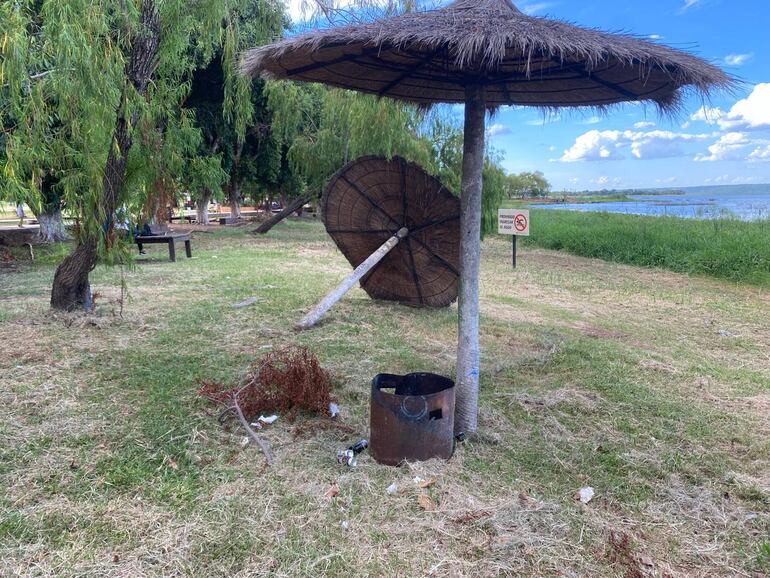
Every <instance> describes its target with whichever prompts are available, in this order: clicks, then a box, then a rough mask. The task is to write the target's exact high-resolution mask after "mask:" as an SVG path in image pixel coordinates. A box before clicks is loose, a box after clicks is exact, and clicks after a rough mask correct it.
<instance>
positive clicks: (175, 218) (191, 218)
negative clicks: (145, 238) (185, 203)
mask: <svg viewBox="0 0 770 578" xmlns="http://www.w3.org/2000/svg"><path fill="white" fill-rule="evenodd" d="M195 218H196V217H195V215H182V216H181V217H179V216H176V215H173V216H171V217H169V218H168V222H169V223H173V222H174V221H187V222H188V223H189V224H191V225H192V222H193V221H194V220H195Z"/></svg>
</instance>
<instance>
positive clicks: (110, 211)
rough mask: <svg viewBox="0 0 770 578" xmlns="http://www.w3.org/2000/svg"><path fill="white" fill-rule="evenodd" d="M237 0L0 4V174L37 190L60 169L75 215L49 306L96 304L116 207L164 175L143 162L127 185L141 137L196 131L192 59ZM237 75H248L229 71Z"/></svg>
mask: <svg viewBox="0 0 770 578" xmlns="http://www.w3.org/2000/svg"><path fill="white" fill-rule="evenodd" d="M242 3H243V0H225V1H222V0H192V1H189V0H163V1H160V0H103V1H101V2H92V1H91V0H18V1H17V2H3V3H2V4H1V5H0V26H1V27H2V28H0V51H1V55H2V60H1V61H0V79H2V80H1V81H0V84H2V86H3V92H2V105H0V115H2V116H1V117H0V122H2V127H1V128H2V131H3V133H4V134H5V144H4V147H5V151H4V155H3V158H2V160H1V161H0V162H2V170H3V173H4V176H5V180H6V182H7V183H9V184H10V186H12V187H13V188H14V191H15V194H16V195H20V194H22V193H23V194H24V195H26V196H27V197H28V198H33V199H40V198H42V187H41V184H42V183H44V182H45V180H44V176H45V175H53V176H54V178H55V179H56V187H55V190H56V192H57V194H60V195H61V199H62V201H63V203H65V204H66V207H67V210H68V212H69V213H70V214H71V215H72V216H73V217H74V218H75V222H76V227H75V231H74V233H75V248H74V250H73V252H72V253H71V254H70V255H69V256H68V257H67V258H66V259H65V260H64V261H63V262H62V263H61V265H60V266H59V267H58V269H57V270H56V274H55V277H54V283H53V288H52V292H51V305H52V306H53V307H54V308H59V309H74V308H78V307H86V308H88V307H90V305H91V290H90V284H89V273H90V271H91V270H93V268H94V267H95V265H96V263H97V261H98V260H99V258H100V257H102V258H105V259H106V260H107V261H108V262H109V261H110V260H111V259H114V258H115V257H116V256H117V255H118V254H119V248H120V246H121V245H120V243H119V242H116V236H115V234H114V213H115V210H116V209H117V208H118V207H120V206H122V205H124V204H128V203H129V202H130V201H131V200H132V199H133V197H134V195H137V194H138V192H139V191H141V190H142V189H144V190H146V189H147V186H149V185H151V184H152V183H153V182H155V181H156V178H157V175H153V174H151V173H152V171H136V173H137V174H140V173H144V174H143V175H142V176H141V178H140V179H134V180H131V183H132V186H131V187H128V186H126V183H127V176H131V175H128V171H127V167H128V166H129V163H128V160H129V157H130V156H131V154H132V151H133V150H134V143H135V141H141V142H142V144H144V142H145V141H147V142H151V141H153V138H157V139H158V140H159V141H163V140H164V139H167V138H168V134H169V132H174V131H175V132H176V137H177V138H184V135H185V134H188V135H190V134H192V133H190V132H189V122H187V121H186V120H185V119H184V118H183V117H182V116H181V115H180V114H177V113H176V112H175V111H177V110H178V109H179V107H180V106H181V103H182V101H183V99H184V97H185V96H186V91H187V90H189V79H190V76H191V73H192V71H193V70H194V69H195V68H197V67H199V66H200V65H201V63H202V62H207V61H208V60H210V59H211V58H212V57H213V55H214V54H215V53H217V51H218V50H220V49H221V47H222V46H223V45H224V44H225V43H226V42H227V33H226V26H223V23H227V22H228V19H229V17H230V15H231V14H232V13H233V12H234V11H235V10H237V9H238V8H240V6H241V4H242ZM264 3H265V4H269V5H270V6H271V7H274V6H275V2H267V0H264ZM240 83H243V84H247V81H245V80H237V81H234V84H240ZM177 128H179V130H178V131H177V130H176V129H177ZM137 137H140V138H137ZM143 139H144V140H143ZM146 150H147V151H148V154H149V150H148V149H146ZM145 158H149V157H148V156H146V157H145ZM147 164H148V165H149V164H151V163H149V161H148V163H147ZM135 166H142V163H141V161H139V162H138V163H136V165H135ZM140 181H144V182H140ZM31 204H33V206H34V203H31Z"/></svg>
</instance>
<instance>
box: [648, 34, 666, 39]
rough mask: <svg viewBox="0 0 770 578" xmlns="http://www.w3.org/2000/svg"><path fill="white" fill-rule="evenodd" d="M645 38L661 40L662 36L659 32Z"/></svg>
mask: <svg viewBox="0 0 770 578" xmlns="http://www.w3.org/2000/svg"><path fill="white" fill-rule="evenodd" d="M647 38H649V39H650V40H663V37H662V36H661V35H660V34H650V35H649V36H648V37H647Z"/></svg>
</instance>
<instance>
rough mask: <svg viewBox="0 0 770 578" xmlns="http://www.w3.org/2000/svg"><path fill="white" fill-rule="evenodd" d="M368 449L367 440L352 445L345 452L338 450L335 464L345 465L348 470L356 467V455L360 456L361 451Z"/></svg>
mask: <svg viewBox="0 0 770 578" xmlns="http://www.w3.org/2000/svg"><path fill="white" fill-rule="evenodd" d="M368 447H369V442H368V440H361V441H360V442H356V443H354V444H353V445H352V446H350V447H349V448H348V449H346V450H340V451H338V452H337V463H338V464H346V465H347V466H348V467H349V468H354V467H356V464H357V463H358V457H357V456H358V454H360V453H361V452H362V451H364V450H365V449H366V448H368Z"/></svg>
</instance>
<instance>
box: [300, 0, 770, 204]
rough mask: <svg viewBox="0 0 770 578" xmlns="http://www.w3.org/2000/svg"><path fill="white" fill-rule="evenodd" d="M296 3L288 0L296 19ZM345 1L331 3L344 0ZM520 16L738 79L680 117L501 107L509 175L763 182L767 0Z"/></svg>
mask: <svg viewBox="0 0 770 578" xmlns="http://www.w3.org/2000/svg"><path fill="white" fill-rule="evenodd" d="M301 1H302V0H288V4H289V7H290V11H291V12H292V14H293V15H294V16H295V17H296V16H297V15H298V5H299V4H300V3H301ZM349 1H350V0H338V3H340V4H346V3H348V2H349ZM514 3H515V4H516V5H517V6H518V7H519V8H520V9H522V10H523V11H525V12H526V13H528V14H533V15H537V16H549V17H554V18H559V19H562V20H567V21H569V22H573V23H575V24H579V25H583V26H591V27H596V28H600V29H604V30H608V31H623V32H631V33H634V34H637V35H640V36H648V37H650V38H652V39H654V40H655V41H658V42H662V43H665V44H668V45H670V46H673V47H675V48H682V49H686V50H690V51H692V52H694V53H695V54H697V55H699V56H701V57H703V58H705V59H707V60H709V61H711V62H713V63H715V64H717V65H719V66H722V67H723V68H724V69H725V70H727V71H728V72H730V73H731V74H733V75H735V76H737V77H739V78H740V79H741V80H743V82H744V84H743V85H742V86H741V87H740V88H739V89H738V91H737V92H736V94H734V95H726V94H720V95H716V96H715V98H713V99H712V101H711V102H709V103H706V106H705V107H704V103H702V102H701V101H700V100H699V99H698V98H692V99H691V100H689V101H688V102H687V104H686V107H685V111H684V112H683V114H682V116H681V117H680V118H676V119H673V120H672V119H661V118H659V117H658V116H657V113H656V111H655V109H654V107H649V108H645V107H641V106H634V105H625V106H623V107H619V108H616V109H614V110H613V111H611V112H610V113H609V114H608V115H606V116H604V117H597V116H594V115H592V114H586V113H575V112H565V113H563V114H561V115H559V116H554V117H549V118H544V117H543V115H542V114H541V113H540V112H538V111H537V110H535V109H526V108H504V109H502V110H500V111H499V112H498V113H497V114H496V115H495V117H494V118H492V119H491V120H489V121H488V126H489V143H490V145H491V146H492V147H494V148H495V149H496V150H498V151H499V152H501V153H502V155H503V157H504V161H503V166H504V167H505V169H506V170H507V171H509V172H521V171H532V170H540V171H542V172H544V173H545V175H546V177H547V178H548V179H549V180H550V181H551V183H552V184H553V185H554V188H556V189H560V190H563V189H566V190H585V189H589V190H596V189H604V188H609V189H613V188H618V189H621V188H643V187H644V188H646V187H684V186H699V185H716V184H743V183H770V61H769V60H768V54H770V1H768V0H645V1H628V0H580V1H578V0H545V1H540V0H526V1H518V2H517V1H516V0H514Z"/></svg>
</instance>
